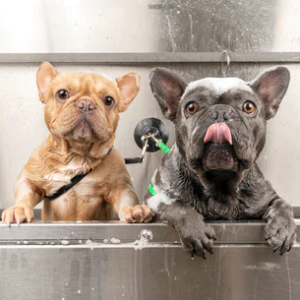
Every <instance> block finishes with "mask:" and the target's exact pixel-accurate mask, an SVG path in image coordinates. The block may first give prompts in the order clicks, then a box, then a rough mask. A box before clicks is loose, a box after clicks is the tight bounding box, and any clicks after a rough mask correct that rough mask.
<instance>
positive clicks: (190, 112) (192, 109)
mask: <svg viewBox="0 0 300 300" xmlns="http://www.w3.org/2000/svg"><path fill="white" fill-rule="evenodd" d="M185 111H186V112H187V113H188V115H190V116H192V115H193V114H195V113H196V112H197V111H198V104H197V103H194V102H191V103H189V104H188V105H187V106H186V107H185Z"/></svg>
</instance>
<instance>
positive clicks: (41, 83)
mask: <svg viewBox="0 0 300 300" xmlns="http://www.w3.org/2000/svg"><path fill="white" fill-rule="evenodd" d="M58 74H59V73H58V72H57V71H56V70H55V69H54V67H53V66H52V65H51V64H50V63H48V62H47V61H45V62H43V63H42V64H41V65H40V67H39V69H38V71H37V73H36V84H37V87H38V90H39V98H40V100H41V101H42V102H43V103H46V101H47V93H48V88H49V85H50V83H51V81H52V80H53V79H54V78H55V77H56V76H57V75H58Z"/></svg>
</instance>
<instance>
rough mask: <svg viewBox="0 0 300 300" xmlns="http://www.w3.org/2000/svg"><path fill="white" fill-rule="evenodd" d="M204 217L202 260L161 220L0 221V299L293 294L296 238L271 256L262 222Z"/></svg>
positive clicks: (298, 276) (299, 247)
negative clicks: (206, 238)
mask: <svg viewBox="0 0 300 300" xmlns="http://www.w3.org/2000/svg"><path fill="white" fill-rule="evenodd" d="M296 221H297V226H298V227H297V232H298V236H300V220H299V219H297V220H296ZM210 225H211V226H212V227H213V228H214V229H215V231H216V233H217V237H218V241H217V242H216V243H215V248H214V254H213V255H209V256H208V257H207V260H203V259H202V258H198V257H196V258H195V259H193V260H192V259H191V258H190V257H189V255H188V254H187V253H185V252H184V251H183V250H182V248H181V245H180V243H179V239H178V235H177V233H176V232H175V230H173V229H172V228H170V227H168V226H166V225H163V224H122V223H119V222H106V223H99V222H88V223H86V222H82V223H78V222H77V223H72V222H52V223H44V222H36V223H33V224H22V225H21V226H20V227H18V226H16V225H13V226H12V227H11V228H8V227H7V226H6V225H0V238H1V240H0V299H1V300H6V299H24V300H25V299H28V300H29V299H30V300H35V299H37V300H41V299H65V300H67V299H111V300H113V299H116V300H119V299H136V300H141V299H142V300H148V299H149V300H150V299H155V300H160V299H186V300H189V299H212V300H222V299H224V300H225V299H226V300H228V299H237V300H242V299H247V300H248V299H251V300H252V299H264V300H269V299H270V300H271V299H272V300H277V299H278V300H279V299H280V300H282V299H299V297H300V285H299V283H300V244H296V245H295V246H294V248H293V250H292V251H291V252H290V253H288V254H285V255H284V256H279V255H278V254H277V253H276V254H274V253H273V252H272V250H271V248H269V246H268V245H267V244H266V242H265V241H264V237H263V228H264V223H262V222H259V221H253V222H234V223H233V222H213V223H210Z"/></svg>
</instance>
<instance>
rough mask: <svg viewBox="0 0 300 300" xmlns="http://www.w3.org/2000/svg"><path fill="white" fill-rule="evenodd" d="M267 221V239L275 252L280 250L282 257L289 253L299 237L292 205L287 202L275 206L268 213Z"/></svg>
mask: <svg viewBox="0 0 300 300" xmlns="http://www.w3.org/2000/svg"><path fill="white" fill-rule="evenodd" d="M265 219H266V220H267V225H266V228H265V235H266V236H265V238H266V240H267V241H268V243H269V245H270V246H271V247H272V249H273V252H276V251H277V250H279V254H280V255H283V254H284V253H285V252H289V251H290V250H291V248H292V246H293V244H294V242H295V240H296V237H297V235H296V228H297V226H296V223H295V220H294V216H293V211H292V208H291V207H290V205H289V204H287V203H285V202H279V203H276V204H274V205H273V206H272V207H270V208H269V210H268V211H267V213H266V216H265Z"/></svg>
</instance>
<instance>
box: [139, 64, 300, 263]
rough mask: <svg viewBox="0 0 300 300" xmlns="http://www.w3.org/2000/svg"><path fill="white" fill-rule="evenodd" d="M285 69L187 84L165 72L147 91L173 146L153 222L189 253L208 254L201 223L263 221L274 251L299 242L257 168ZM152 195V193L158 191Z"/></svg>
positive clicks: (158, 180)
mask: <svg viewBox="0 0 300 300" xmlns="http://www.w3.org/2000/svg"><path fill="white" fill-rule="evenodd" d="M289 80H290V74H289V71H288V69H286V68H285V67H276V68H272V69H269V70H267V71H265V72H264V73H262V74H261V75H259V76H258V77H256V78H255V79H254V80H252V81H251V82H245V81H243V80H241V79H238V78H204V79H200V80H198V81H194V82H191V83H189V84H187V83H186V82H185V80H184V79H183V78H181V77H180V76H178V75H177V74H175V73H173V72H171V71H170V70H168V69H164V68H155V69H153V70H152V71H151V73H150V86H151V89H152V92H153V94H154V96H155V98H156V99H157V101H158V104H159V106H160V108H161V110H162V112H163V114H164V116H165V117H166V118H167V119H169V120H171V121H173V122H174V124H175V133H176V142H175V145H174V146H173V147H172V148H171V150H170V151H169V152H168V153H167V154H166V155H165V156H164V158H163V160H162V162H161V164H160V166H159V167H158V168H157V169H156V171H155V173H154V175H153V177H152V179H151V185H152V187H153V189H154V191H155V192H154V193H153V192H152V195H151V194H150V193H149V192H147V194H146V196H145V200H146V203H147V204H148V206H149V207H150V208H151V210H152V211H153V212H154V213H155V214H156V219H157V220H158V221H162V222H165V223H167V224H169V225H171V226H173V227H174V228H175V229H176V230H177V232H178V234H179V237H180V239H181V242H182V245H183V248H184V249H185V250H186V251H187V252H189V253H190V254H191V255H192V256H193V255H194V254H196V255H198V256H202V257H203V258H205V252H206V251H208V252H210V253H211V254H212V253H213V250H212V247H213V240H214V239H216V236H215V233H214V230H213V229H212V228H211V227H210V226H208V225H207V224H206V223H205V222H204V220H205V219H206V220H216V219H227V220H238V219H258V218H262V219H263V220H265V221H266V222H267V224H266V227H265V238H266V240H268V243H269V244H270V246H271V247H272V248H273V251H274V252H276V251H277V250H279V252H280V254H281V255H282V254H284V253H285V252H286V251H287V252H288V251H290V249H291V247H292V245H293V243H294V241H295V239H296V233H295V231H296V224H295V221H294V216H293V210H292V207H291V205H290V204H289V203H288V202H287V201H286V200H284V199H282V198H281V197H279V196H278V195H277V194H276V192H275V191H274V189H273V188H272V186H271V184H270V183H269V182H268V181H267V180H266V179H265V178H264V176H263V174H262V172H261V171H260V169H259V167H258V166H257V164H256V160H257V158H258V156H259V154H260V152H261V151H262V149H263V147H264V144H265V141H266V123H267V120H269V119H270V118H272V117H274V116H275V114H276V112H277V110H278V108H279V105H280V102H281V100H282V98H283V96H284V95H285V93H286V90H287V88H288V85H289ZM155 193H156V194H155Z"/></svg>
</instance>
